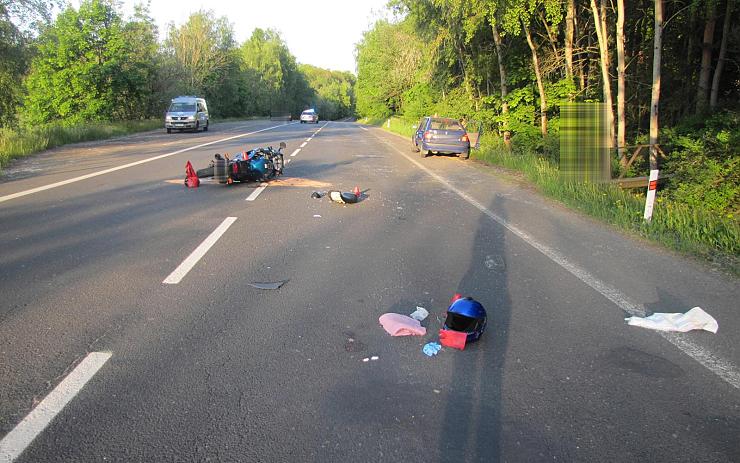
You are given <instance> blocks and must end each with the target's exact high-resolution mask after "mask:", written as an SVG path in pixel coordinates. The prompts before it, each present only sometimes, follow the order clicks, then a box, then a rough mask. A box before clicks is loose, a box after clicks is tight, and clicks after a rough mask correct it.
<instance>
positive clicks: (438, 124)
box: [429, 119, 465, 130]
mask: <svg viewBox="0 0 740 463" xmlns="http://www.w3.org/2000/svg"><path fill="white" fill-rule="evenodd" d="M429 128H430V129H431V130H465V129H463V127H462V125H460V123H459V122H457V121H456V120H454V119H432V122H431V123H430V124H429Z"/></svg>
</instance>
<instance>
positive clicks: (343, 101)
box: [299, 64, 355, 119]
mask: <svg viewBox="0 0 740 463" xmlns="http://www.w3.org/2000/svg"><path fill="white" fill-rule="evenodd" d="M299 70H300V72H301V74H302V75H304V76H305V77H306V79H307V80H308V85H309V86H310V87H311V89H312V90H313V92H314V93H315V95H316V96H315V98H316V103H315V104H313V105H311V106H312V107H314V109H316V110H317V111H318V113H319V115H320V117H321V118H323V119H342V118H345V117H350V116H352V115H353V114H354V107H355V94H354V84H355V76H354V75H352V74H351V73H349V72H340V71H330V70H328V69H321V68H317V67H315V66H311V65H309V64H301V65H300V66H299Z"/></svg>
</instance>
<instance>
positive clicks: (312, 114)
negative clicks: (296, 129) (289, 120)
mask: <svg viewBox="0 0 740 463" xmlns="http://www.w3.org/2000/svg"><path fill="white" fill-rule="evenodd" d="M309 122H315V123H317V124H318V123H319V114H318V113H317V112H316V111H315V110H313V109H307V110H305V111H303V112H302V113H301V124H307V123H309Z"/></svg>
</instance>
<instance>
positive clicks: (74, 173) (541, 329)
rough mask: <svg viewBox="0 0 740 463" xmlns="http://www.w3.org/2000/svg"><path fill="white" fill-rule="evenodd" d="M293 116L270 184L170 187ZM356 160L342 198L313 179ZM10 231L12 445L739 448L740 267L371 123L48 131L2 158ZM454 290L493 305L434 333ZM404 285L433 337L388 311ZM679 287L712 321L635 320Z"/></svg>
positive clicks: (347, 169)
mask: <svg viewBox="0 0 740 463" xmlns="http://www.w3.org/2000/svg"><path fill="white" fill-rule="evenodd" d="M318 129H321V130H320V131H318V132H317V130H318ZM258 131H259V132H258ZM255 132H256V133H255ZM314 134H315V135H314ZM312 135H313V136H312ZM309 138H310V140H308V141H307V139H309ZM280 141H285V142H286V143H287V144H288V148H287V149H286V158H287V159H290V160H291V162H290V163H289V164H288V165H287V166H286V169H285V177H284V179H283V180H282V181H280V182H274V183H271V184H270V185H269V186H267V188H265V189H264V190H263V191H261V192H260V193H259V194H258V193H256V191H257V189H256V187H257V186H258V185H232V186H228V187H227V186H223V185H218V184H213V183H204V184H203V185H202V186H201V187H200V188H198V189H193V190H188V189H186V188H184V187H183V185H182V179H183V177H184V165H185V161H186V160H191V161H192V162H193V164H194V165H195V167H196V168H199V167H204V166H205V165H206V164H207V162H208V160H210V159H212V157H213V154H214V153H216V152H220V153H234V152H236V151H239V150H240V149H243V148H245V147H255V146H262V145H266V144H272V145H277V144H278V143H279V142H280ZM304 142H306V144H305V146H303V147H302V148H301V149H300V151H299V152H298V153H297V154H296V155H295V156H292V157H291V156H290V154H292V153H294V152H295V150H296V149H298V148H299V147H301V144H303V143H304ZM204 144H205V146H204ZM183 150H185V151H183ZM163 155H166V156H163ZM155 157H158V158H156V159H152V158H155ZM122 166H128V167H125V168H121V167H122ZM101 172H103V173H102V174H101ZM85 176H87V177H85ZM81 177H83V178H82V179H80V178H81ZM70 179H77V180H75V181H73V182H69V183H64V182H65V181H67V180H70ZM60 182H62V183H61V184H60ZM50 185H51V186H52V187H51V188H49V186H50ZM355 186H358V187H359V188H360V189H362V190H365V191H366V198H365V200H364V201H362V202H361V203H359V204H355V205H346V206H342V205H338V204H334V203H331V202H330V201H329V200H328V199H326V198H324V199H321V200H317V199H312V198H311V197H310V194H311V192H312V191H314V190H327V189H334V188H335V189H341V190H345V191H350V190H351V189H352V188H353V187H355ZM18 193H21V195H17V194H18ZM257 194H258V196H256V197H255V196H254V195H257ZM11 195H13V196H11ZM250 196H251V197H252V199H253V200H251V201H247V200H246V199H247V197H250ZM230 217H231V218H232V219H228V218H230ZM227 219H228V220H227ZM219 226H221V227H222V228H221V229H222V230H223V229H224V228H226V227H228V228H227V229H226V231H225V232H224V233H223V234H221V235H220V237H218V239H214V240H212V243H211V244H212V246H211V247H210V248H209V249H208V250H207V252H205V254H204V255H203V256H202V258H201V259H200V260H198V261H197V262H196V263H195V265H194V266H192V269H190V271H189V272H187V273H185V274H183V275H181V280H180V281H179V283H177V284H165V283H163V281H165V279H166V278H167V277H168V276H169V275H171V274H172V273H173V272H174V271H175V269H176V268H178V267H179V266H180V265H181V263H182V262H183V261H184V260H185V259H186V258H187V257H188V256H189V255H190V254H191V252H193V250H195V249H196V248H197V247H199V245H200V244H201V243H203V242H204V240H206V238H207V237H209V235H211V234H212V233H213V232H214V230H217V229H218V227H219ZM0 250H1V251H0V294H2V298H1V299H0V438H2V439H3V440H2V441H0V461H12V460H15V461H19V462H45V461H49V462H58V461H126V462H137V461H141V462H155V461H156V462H160V461H162V462H165V461H245V462H252V461H265V462H285V461H290V462H303V461H312V462H333V461H336V462H347V461H358V462H359V461H362V462H365V461H367V462H373V461H485V462H493V461H666V462H668V461H669V462H679V461H687V462H688V461H692V462H693V461H735V462H736V461H740V374H739V373H738V368H739V366H740V343H739V342H738V341H739V340H740V316H739V314H738V302H737V301H738V298H739V297H740V290H739V289H738V288H739V286H738V281H737V279H735V278H732V277H728V276H726V275H723V274H721V273H718V272H716V271H713V270H712V269H711V268H709V267H707V266H705V265H703V264H699V263H696V262H693V261H691V260H688V259H685V258H681V257H678V256H676V255H674V254H672V253H669V252H666V251H662V250H660V249H657V248H656V247H654V246H651V245H649V244H646V243H644V242H641V241H639V240H637V239H634V238H630V237H625V236H623V235H621V234H619V233H617V232H615V231H613V230H611V229H609V228H608V227H606V226H603V225H601V224H598V223H595V222H594V221H592V220H590V219H588V218H584V217H582V216H580V215H579V214H577V213H574V212H571V211H568V210H566V209H564V208H562V207H560V206H558V205H557V204H555V203H553V202H551V201H549V200H546V199H543V198H541V197H540V196H538V195H537V194H535V193H534V192H533V191H532V189H531V188H529V187H528V186H527V185H525V184H522V183H517V182H514V181H511V180H507V179H506V178H503V176H502V174H501V173H500V172H498V171H496V170H495V169H491V168H486V167H484V166H481V165H479V164H477V163H474V162H472V161H468V162H464V161H461V160H459V159H456V158H453V157H446V156H435V157H430V158H427V159H421V158H420V157H419V156H418V154H414V153H412V152H411V150H410V143H409V142H408V141H407V140H404V139H402V138H400V137H397V136H394V135H392V134H388V133H385V132H383V131H381V130H379V129H375V128H366V127H361V126H360V125H358V124H355V123H349V122H341V123H340V122H331V123H328V124H327V123H324V122H322V123H321V124H319V125H303V124H297V123H292V124H286V123H279V122H274V121H273V122H270V121H248V122H241V123H228V124H227V123H224V124H220V125H216V124H214V125H213V127H212V130H211V131H209V132H207V133H199V134H187V133H184V134H172V135H167V134H164V133H163V131H158V132H150V133H146V134H141V135H137V136H132V137H126V138H121V139H117V140H112V141H106V142H96V143H87V144H80V145H75V146H68V147H64V148H61V149H57V150H54V151H52V152H49V153H45V154H43V155H38V156H35V157H32V158H30V159H27V160H24V161H21V162H18V163H17V164H15V165H14V166H12V167H11V168H10V169H8V171H7V172H6V173H5V175H4V177H3V178H2V181H0ZM278 280H288V281H287V283H285V284H284V285H283V286H282V287H281V288H280V289H278V290H260V289H255V288H253V287H251V286H249V283H251V282H273V281H278ZM455 292H460V293H462V294H464V295H470V296H473V297H475V298H476V299H478V300H479V301H480V302H481V303H483V305H484V306H485V307H486V308H487V310H488V314H489V323H488V329H487V331H486V333H485V334H484V335H483V338H482V339H481V341H480V342H478V343H476V344H473V345H469V346H468V347H467V348H466V349H465V350H464V351H456V350H453V349H447V348H446V349H443V350H442V352H440V353H439V355H437V356H436V357H431V358H430V357H426V356H425V355H424V354H422V352H421V349H422V346H423V345H424V344H425V343H426V342H428V341H432V340H436V339H437V337H438V335H437V330H438V329H439V328H440V326H441V322H442V321H443V319H444V312H445V310H446V308H447V305H448V302H449V299H450V297H451V296H452V295H453V294H454V293H455ZM416 306H423V307H425V308H427V309H428V310H429V311H430V312H431V315H430V316H429V318H427V320H425V321H424V325H425V326H426V327H427V329H428V332H427V335H426V336H424V337H391V336H389V335H388V334H386V333H385V331H384V330H383V329H382V328H381V327H380V325H379V324H378V321H377V320H378V317H379V316H380V315H381V314H383V313H385V312H398V313H404V314H408V313H410V312H412V311H413V310H414V309H415V308H416ZM694 306H701V307H702V308H704V309H705V310H706V311H707V312H709V313H710V314H712V315H713V316H714V317H715V318H716V319H717V320H718V322H719V332H718V333H717V334H716V335H713V334H711V333H707V332H692V333H687V334H681V335H661V334H659V333H657V332H654V331H651V330H647V329H643V328H638V327H632V326H628V325H626V324H625V323H624V317H625V316H627V315H628V312H631V313H644V312H683V311H685V310H687V309H690V308H691V307H694ZM91 352H98V353H99V352H102V353H106V354H105V357H104V358H103V359H102V360H101V361H100V362H98V363H97V364H96V365H95V366H93V367H91V366H90V365H91V363H89V362H94V361H95V359H96V358H97V359H100V358H101V357H99V356H100V355H102V354H97V355H98V357H96V356H95V355H93V356H90V357H88V354H89V353H91ZM108 355H109V357H108ZM373 356H377V360H368V361H363V360H364V359H367V358H370V357H373ZM81 370H86V371H88V376H89V377H90V378H89V381H88V382H87V383H84V381H80V380H79V379H78V380H77V385H78V386H79V387H73V386H74V384H73V383H75V380H73V379H65V378H70V377H72V378H75V377H76V376H75V375H77V374H78V373H79V372H80V371H81ZM70 384H72V386H70ZM59 390H65V391H67V393H68V397H67V399H65V401H62V405H61V406H59V407H58V408H59V411H58V414H56V415H53V414H52V415H51V417H50V418H48V420H50V423H49V424H48V426H46V427H44V426H43V425H38V421H36V422H35V423H36V424H35V425H29V423H33V422H34V421H33V420H34V419H37V418H38V416H39V415H40V414H42V412H43V411H44V410H47V409H48V408H50V407H51V406H50V405H49V404H50V403H51V402H52V400H51V399H49V400H45V401H44V402H43V403H42V406H40V407H36V406H37V405H38V404H39V402H40V401H41V400H42V399H44V398H45V397H46V398H49V397H52V396H53V398H58V396H57V395H56V394H57V392H52V391H59ZM57 401H58V400H57ZM34 407H36V408H34ZM51 408H53V407H51ZM41 409H43V410H41ZM41 421H43V420H41ZM34 426H35V428H34ZM19 429H20V430H22V431H23V432H21V431H18V430H19ZM34 429H35V431H34ZM3 436H5V437H3ZM19 436H20V437H19ZM24 441H27V442H30V444H29V445H28V446H27V447H26V446H25V444H23V442H24ZM9 449H10V450H9ZM13 449H14V450H13ZM3 452H5V453H3ZM13 452H15V453H13ZM18 455H19V456H18ZM16 457H17V458H16Z"/></svg>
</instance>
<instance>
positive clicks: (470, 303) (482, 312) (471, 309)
mask: <svg viewBox="0 0 740 463" xmlns="http://www.w3.org/2000/svg"><path fill="white" fill-rule="evenodd" d="M487 320H488V316H487V315H486V309H484V308H483V306H482V305H481V303H480V302H478V301H476V300H475V299H473V298H472V297H462V298H459V299H455V300H454V301H453V302H452V304H450V307H449V308H447V318H446V319H445V324H444V329H446V330H452V331H461V332H463V333H467V334H468V338H467V340H466V342H474V341H477V340H478V338H480V336H481V334H483V331H484V330H485V329H486V321H487Z"/></svg>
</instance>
